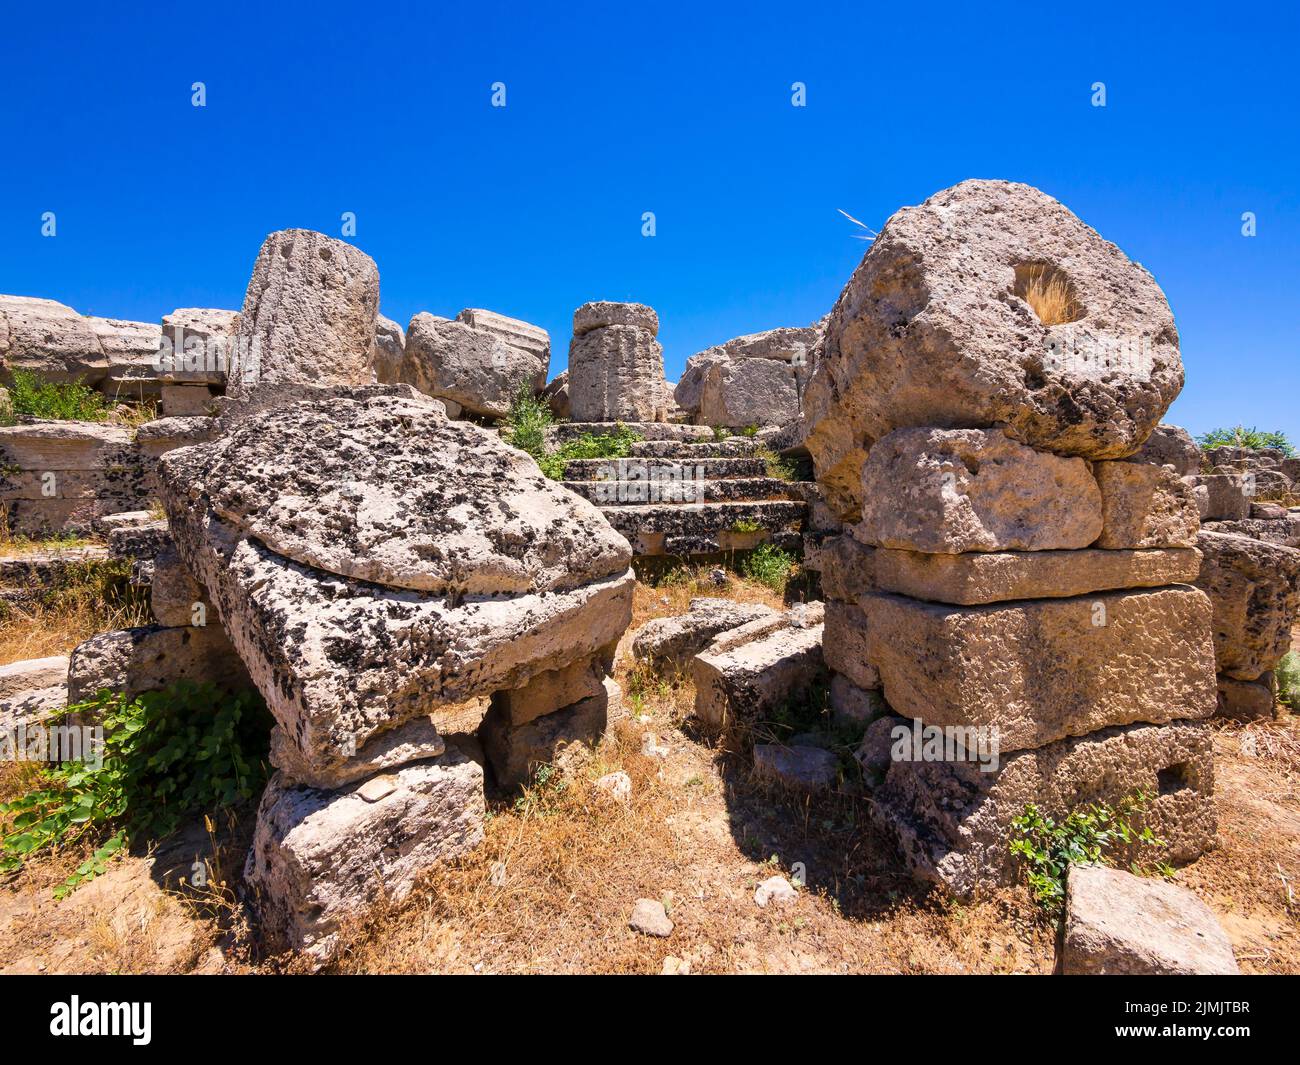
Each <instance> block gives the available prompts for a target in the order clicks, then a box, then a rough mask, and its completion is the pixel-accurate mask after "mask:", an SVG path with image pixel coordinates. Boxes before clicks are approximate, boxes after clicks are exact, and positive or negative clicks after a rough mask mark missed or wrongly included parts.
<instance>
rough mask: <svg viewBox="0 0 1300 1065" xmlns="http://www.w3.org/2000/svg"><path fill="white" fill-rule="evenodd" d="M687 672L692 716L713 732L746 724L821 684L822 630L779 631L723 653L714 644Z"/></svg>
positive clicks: (820, 628)
mask: <svg viewBox="0 0 1300 1065" xmlns="http://www.w3.org/2000/svg"><path fill="white" fill-rule="evenodd" d="M740 631H741V630H733V633H735V632H740ZM724 646H725V645H724ZM692 668H693V674H694V677H695V716H696V717H698V718H699V719H700V720H701V721H703V722H704V723H705V724H706V725H708V726H709V727H711V728H714V729H725V728H731V727H733V726H735V725H740V724H752V723H754V722H757V721H761V720H762V719H763V718H764V717H766V716H767V715H769V714H771V713H772V712H773V711H775V710H777V709H778V708H779V707H780V706H782V705H783V704H785V703H787V702H790V701H792V700H797V699H800V698H806V697H807V693H808V691H809V689H810V688H812V687H813V686H815V685H817V684H820V683H822V682H823V681H824V680H825V676H826V666H825V664H824V663H823V661H822V626H821V625H816V626H813V627H811V628H806V629H795V628H781V629H778V630H777V631H776V632H773V633H771V634H769V635H766V636H763V637H760V638H759V639H755V640H753V641H752V642H749V643H743V644H740V645H739V646H736V647H734V648H731V649H727V650H721V649H719V645H717V644H714V645H711V646H710V648H709V649H708V650H707V651H705V652H704V653H702V654H699V655H697V656H696V657H695V662H694V665H693V667H692Z"/></svg>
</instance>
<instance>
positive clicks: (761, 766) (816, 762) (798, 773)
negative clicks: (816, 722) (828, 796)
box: [754, 743, 840, 791]
mask: <svg viewBox="0 0 1300 1065" xmlns="http://www.w3.org/2000/svg"><path fill="white" fill-rule="evenodd" d="M839 770H840V760H839V759H838V758H837V757H836V756H835V755H834V754H833V753H832V752H831V751H828V750H826V749H825V748H823V747H799V746H793V747H786V746H783V745H782V744H779V743H756V744H754V775H755V776H757V777H760V778H764V779H767V780H772V781H775V782H777V783H778V784H784V785H785V786H786V787H788V788H795V789H798V790H801V791H826V790H828V789H830V788H834V787H835V785H836V784H837V783H838V782H839V775H840V774H839Z"/></svg>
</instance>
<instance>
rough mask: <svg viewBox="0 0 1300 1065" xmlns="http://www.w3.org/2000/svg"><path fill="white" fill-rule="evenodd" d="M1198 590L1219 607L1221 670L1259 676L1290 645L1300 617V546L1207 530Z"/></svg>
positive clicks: (1216, 652)
mask: <svg viewBox="0 0 1300 1065" xmlns="http://www.w3.org/2000/svg"><path fill="white" fill-rule="evenodd" d="M1196 546H1197V547H1199V548H1200V550H1201V556H1202V558H1201V572H1200V576H1199V577H1197V579H1196V585H1197V587H1198V588H1201V589H1202V590H1204V592H1205V594H1206V595H1208V596H1209V597H1210V603H1211V605H1212V607H1213V609H1214V655H1215V659H1216V660H1217V662H1218V666H1219V672H1220V673H1225V674H1227V675H1228V676H1229V677H1231V678H1233V679H1234V680H1254V679H1255V678H1256V677H1258V676H1260V674H1262V673H1266V672H1267V671H1268V670H1270V669H1272V668H1273V667H1274V666H1275V665H1277V663H1278V662H1279V661H1280V660H1281V658H1282V656H1283V655H1284V654H1286V652H1287V650H1288V649H1289V648H1290V646H1291V629H1292V627H1293V626H1294V625H1295V624H1296V620H1297V615H1300V550H1296V549H1295V548H1292V547H1282V546H1280V545H1278V544H1270V543H1265V542H1263V541H1261V540H1255V539H1252V538H1251V537H1248V536H1236V535H1233V534H1231V533H1219V532H1208V531H1205V530H1202V532H1201V534H1200V535H1199V536H1198V537H1197V538H1196Z"/></svg>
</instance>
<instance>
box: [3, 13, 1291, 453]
mask: <svg viewBox="0 0 1300 1065" xmlns="http://www.w3.org/2000/svg"><path fill="white" fill-rule="evenodd" d="M5 23H6V25H5V33H4V35H3V40H2V41H0V59H2V60H3V62H0V79H2V80H0V84H2V85H3V94H2V97H3V129H4V132H5V136H4V140H3V145H4V152H5V160H4V164H3V168H2V169H0V188H2V190H3V195H0V233H2V234H3V239H2V240H0V292H10V293H19V294H23V295H40V296H48V297H52V298H55V299H58V300H62V301H63V302H65V303H68V304H70V305H72V306H73V307H75V308H77V309H78V310H80V311H83V312H86V313H94V314H101V315H107V316H113V317H122V318H136V319H143V320H157V319H158V317H159V316H160V315H161V314H162V313H164V312H165V311H169V310H171V309H172V308H173V307H176V306H215V307H229V308H238V307H239V306H240V304H241V303H242V300H243V294H244V287H245V285H246V284H247V281H248V276H249V273H250V271H251V268H252V264H253V259H254V257H255V255H256V253H257V249H258V246H259V245H260V243H261V241H262V239H263V238H264V237H265V236H266V234H267V233H268V232H270V231H272V230H276V229H283V228H286V227H290V226H302V227H307V228H311V229H319V230H322V231H325V232H327V233H332V234H334V235H339V231H340V225H341V223H340V216H341V215H342V213H343V212H345V211H353V212H355V213H356V217H357V233H356V237H355V238H354V239H355V243H356V244H358V245H359V246H360V247H361V248H363V249H364V250H365V251H367V252H368V253H369V254H370V255H372V256H373V257H374V258H375V260H376V261H377V262H378V264H379V268H380V275H381V288H382V306H383V310H384V312H385V313H386V314H387V315H389V317H392V318H395V319H397V320H398V321H399V322H401V323H402V324H403V325H405V323H406V322H407V321H408V320H409V318H410V316H411V315H412V314H413V313H415V312H416V311H419V310H429V311H432V312H434V313H436V314H445V315H451V314H454V313H455V312H456V311H458V310H459V309H460V308H462V307H466V306H477V307H488V308H492V309H494V310H499V311H502V312H504V313H506V314H511V315H515V316H518V317H520V318H525V319H527V320H529V321H532V322H536V323H538V324H540V325H542V326H545V327H546V328H547V329H548V330H550V332H551V337H552V345H553V349H554V353H553V357H552V364H551V369H552V373H554V372H556V371H557V370H558V369H560V368H561V367H562V366H563V364H564V361H565V358H566V355H567V348H568V340H569V333H570V324H571V315H572V312H573V309H574V308H575V307H576V306H578V305H579V304H580V303H583V302H585V301H586V300H590V299H615V300H625V299H626V300H638V301H641V302H645V303H649V304H651V305H652V306H654V307H655V308H656V309H657V310H658V311H659V316H660V321H661V323H662V327H661V334H660V337H661V340H662V341H663V345H664V351H665V361H666V365H667V370H668V375H669V377H670V378H673V379H675V378H676V376H677V375H678V374H679V373H680V370H681V367H682V365H683V363H684V362H685V359H686V357H687V356H688V355H690V354H692V353H693V352H695V351H698V350H700V349H701V348H704V347H707V346H708V345H710V344H714V343H719V342H721V341H723V340H726V339H728V338H730V337H733V336H736V335H739V334H741V333H747V332H753V331H756V330H759V329H766V328H770V327H773V326H778V325H802V324H806V323H808V322H811V321H813V320H814V319H816V318H819V317H820V316H821V315H822V314H824V313H825V312H826V311H827V310H829V309H830V307H831V305H832V304H833V302H834V300H835V298H836V296H837V295H838V293H839V291H840V289H841V288H842V286H843V284H844V282H845V281H846V280H847V279H848V277H849V274H850V273H851V272H852V270H853V268H854V266H855V265H856V263H857V262H858V260H859V259H860V257H861V256H862V253H863V251H864V247H865V246H864V245H863V244H862V243H861V242H860V241H857V240H854V239H852V238H853V233H854V232H855V231H854V229H853V227H852V226H850V225H849V223H847V222H846V221H845V220H844V219H843V218H842V217H841V216H840V215H839V214H837V213H836V208H843V209H844V210H846V211H848V212H850V213H851V214H853V215H855V216H856V217H858V218H860V219H862V220H863V221H865V222H867V223H869V224H871V225H873V226H876V227H878V226H879V225H880V224H882V223H883V222H884V220H885V219H886V218H887V217H888V216H889V215H890V214H891V213H892V212H893V211H894V210H895V209H897V208H898V207H900V206H903V205H905V204H913V203H918V202H920V201H921V200H923V199H924V198H925V197H927V196H928V195H930V194H931V193H933V192H935V191H936V190H938V189H941V188H944V187H946V186H948V185H952V184H954V183H955V182H957V181H960V180H962V179H963V178H967V177H986V178H994V177H997V178H1008V179H1013V180H1018V181H1026V182H1029V183H1030V184H1033V185H1037V186H1039V187H1040V188H1042V189H1044V190H1045V191H1046V192H1048V193H1050V194H1051V195H1053V196H1056V197H1057V198H1059V199H1060V200H1062V201H1063V202H1064V203H1065V204H1066V205H1068V206H1069V207H1070V208H1072V209H1073V210H1074V211H1075V212H1076V213H1078V214H1079V215H1080V216H1081V217H1082V218H1083V219H1084V220H1085V221H1086V222H1088V223H1089V224H1091V225H1093V226H1095V227H1096V228H1097V229H1098V230H1100V232H1101V233H1102V234H1103V235H1104V236H1106V237H1108V238H1109V239H1111V240H1113V241H1115V242H1116V243H1117V244H1119V245H1120V247H1122V248H1123V249H1124V250H1125V251H1126V252H1127V253H1128V254H1129V255H1130V256H1131V257H1133V258H1135V259H1137V260H1139V261H1141V262H1142V263H1144V264H1145V265H1146V266H1147V267H1148V268H1149V269H1150V270H1151V271H1152V272H1153V273H1154V274H1155V276H1156V278H1157V280H1159V282H1160V284H1161V285H1162V286H1163V287H1164V290H1165V292H1166V293H1167V294H1168V296H1169V300H1170V303H1171V304H1172V305H1173V309H1174V313H1175V315H1176V317H1177V321H1178V326H1179V331H1180V333H1181V335H1182V343H1183V358H1184V361H1185V363H1186V368H1187V381H1188V383H1187V387H1186V389H1185V391H1184V393H1183V395H1182V396H1181V397H1180V398H1179V400H1178V401H1177V402H1176V404H1175V406H1174V408H1173V410H1172V412H1171V414H1170V416H1169V417H1170V418H1171V419H1172V420H1175V421H1178V422H1180V423H1181V424H1184V425H1186V426H1187V427H1188V428H1190V429H1192V430H1193V431H1194V432H1200V431H1203V430H1205V429H1207V428H1209V427H1211V426H1213V425H1217V424H1222V423H1231V422H1235V421H1238V420H1244V421H1245V422H1246V423H1247V424H1252V423H1253V424H1257V425H1259V426H1260V427H1261V428H1281V429H1284V430H1286V431H1287V432H1288V433H1289V434H1290V436H1291V437H1292V439H1293V440H1297V441H1300V405H1298V404H1297V398H1296V397H1297V387H1296V386H1297V383H1298V380H1300V373H1297V369H1296V366H1297V355H1298V354H1300V344H1298V343H1297V342H1298V340H1300V324H1298V317H1297V303H1298V301H1300V254H1298V253H1300V239H1298V238H1300V195H1298V192H1300V137H1298V136H1297V133H1298V132H1300V131H1298V129H1297V126H1298V125H1300V121H1298V119H1300V104H1298V102H1297V95H1298V90H1297V82H1296V54H1297V51H1300V39H1298V36H1300V35H1298V34H1297V29H1298V28H1300V22H1298V18H1297V15H1296V14H1295V11H1294V9H1293V8H1292V9H1291V10H1284V8H1283V5H1281V4H1272V5H1267V6H1259V7H1255V6H1253V5H1251V4H1249V3H1237V4H1233V5H1231V7H1230V8H1227V9H1223V10H1221V11H1220V13H1219V14H1217V15H1215V14H1199V13H1198V12H1197V11H1196V10H1195V9H1193V8H1190V7H1189V6H1188V5H1184V4H1178V5H1168V6H1156V5H1150V6H1149V5H1139V4H1120V5H1109V4H1105V3H1095V4H1091V3H1090V4H1069V5H1033V6H1031V7H1026V6H1022V5H1004V6H1001V7H999V6H997V5H994V6H992V7H990V6H989V5H987V4H961V5H956V4H954V5H944V4H925V5H921V4H918V5H912V6H910V7H908V6H907V5H901V4H892V5H887V6H875V5H866V4H852V5H819V4H816V3H795V4H792V3H766V2H761V0H760V2H754V3H748V4H744V5H739V4H738V5H735V6H734V7H731V8H729V9H728V10H726V11H725V12H724V11H721V10H718V9H716V8H715V7H714V6H713V5H709V4H703V3H694V4H689V5H654V6H651V5H645V6H638V5H629V4H621V3H608V2H607V3H601V4H592V5H587V4H577V3H569V4H564V5H563V6H560V5H554V6H551V5H547V6H546V7H542V6H540V5H539V6H536V7H532V8H530V9H524V6H523V5H522V4H518V3H516V4H510V5H505V4H497V3H474V4H461V5H457V6H456V9H455V10H450V11H448V10H444V9H443V8H442V6H441V5H434V6H429V5H411V6H409V7H407V6H390V5H384V4H380V3H372V4H365V5H355V4H350V5H334V4H332V3H328V2H324V3H317V4H314V5H312V6H310V7H307V6H303V7H301V8H296V9H295V8H293V7H290V6H288V5H281V4H275V3H265V2H264V3H261V4H257V5H248V6H247V7H241V5H237V4H224V3H223V4H176V5H166V6H164V5H157V6H155V7H154V9H153V10H152V11H151V12H150V11H146V10H144V8H143V7H141V8H139V9H137V8H135V6H134V5H132V6H131V7H130V8H129V9H128V8H127V7H126V6H121V7H119V6H118V5H102V6H100V5H96V6H94V7H92V6H90V5H73V6H67V5H58V4H42V5H10V7H9V9H8V10H7V12H6V18H5ZM196 81H202V82H204V83H205V84H206V87H207V106H206V107H205V108H195V107H193V106H191V102H190V100H191V88H190V87H191V84H192V83H193V82H196ZM496 81H501V82H504V83H505V84H506V93H507V96H506V100H507V106H506V107H505V108H493V107H492V106H490V97H491V88H490V87H491V85H492V83H493V82H496ZM795 81H802V82H805V83H806V85H807V106H806V107H804V108H795V107H792V106H791V102H790V99H791V84H792V83H793V82H795ZM1096 81H1102V82H1105V85H1106V92H1107V106H1106V107H1105V108H1098V107H1093V106H1092V105H1091V97H1092V89H1091V86H1092V84H1093V83H1094V82H1096ZM45 211H53V212H55V213H56V217H57V227H58V235H57V236H56V237H54V238H43V237H42V236H41V235H40V225H41V215H42V213H43V212H45ZM645 211H653V212H654V213H655V215H656V217H657V229H658V232H657V235H656V236H655V237H653V238H645V237H642V236H641V216H642V213H643V212H645ZM1245 211H1253V212H1255V214H1256V216H1257V220H1258V221H1257V226H1258V235H1257V236H1255V237H1253V238H1247V237H1243V236H1242V235H1241V224H1242V223H1241V215H1242V213H1243V212H1245Z"/></svg>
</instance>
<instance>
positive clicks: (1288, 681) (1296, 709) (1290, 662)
mask: <svg viewBox="0 0 1300 1065" xmlns="http://www.w3.org/2000/svg"><path fill="white" fill-rule="evenodd" d="M1273 676H1275V677H1276V678H1277V699H1278V702H1280V703H1281V704H1282V705H1283V706H1286V707H1287V708H1289V709H1290V710H1291V712H1292V713H1296V714H1300V652H1296V651H1288V652H1287V653H1286V654H1285V655H1283V656H1282V661H1281V662H1279V663H1278V664H1277V668H1276V669H1275V670H1274V671H1273Z"/></svg>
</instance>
